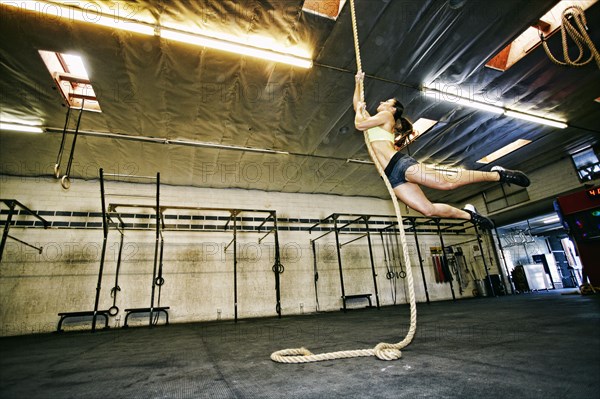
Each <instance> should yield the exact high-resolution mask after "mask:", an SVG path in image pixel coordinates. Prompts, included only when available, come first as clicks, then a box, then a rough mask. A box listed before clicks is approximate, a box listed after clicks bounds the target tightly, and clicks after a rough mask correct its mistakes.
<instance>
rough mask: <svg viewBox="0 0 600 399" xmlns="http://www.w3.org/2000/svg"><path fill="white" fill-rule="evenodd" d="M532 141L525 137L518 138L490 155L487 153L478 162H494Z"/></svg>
mask: <svg viewBox="0 0 600 399" xmlns="http://www.w3.org/2000/svg"><path fill="white" fill-rule="evenodd" d="M529 143H531V140H525V139H518V140H516V141H514V142H512V143H510V144H508V145H506V146H504V147H502V148H500V149H499V150H497V151H494V152H492V153H491V154H489V155H486V156H485V157H483V158H481V159H480V160H479V161H477V162H478V163H485V164H488V163H490V162H494V161H495V160H497V159H500V158H502V157H503V156H505V155H508V154H510V153H511V152H513V151H516V150H518V149H519V148H521V147H524V146H526V145H527V144H529Z"/></svg>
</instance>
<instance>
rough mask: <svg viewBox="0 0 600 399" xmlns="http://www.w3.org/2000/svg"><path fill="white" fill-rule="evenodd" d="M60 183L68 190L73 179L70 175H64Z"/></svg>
mask: <svg viewBox="0 0 600 399" xmlns="http://www.w3.org/2000/svg"><path fill="white" fill-rule="evenodd" d="M60 185H61V186H62V187H63V188H64V189H65V190H68V189H69V188H71V180H70V179H69V176H67V175H64V176H63V177H62V179H60Z"/></svg>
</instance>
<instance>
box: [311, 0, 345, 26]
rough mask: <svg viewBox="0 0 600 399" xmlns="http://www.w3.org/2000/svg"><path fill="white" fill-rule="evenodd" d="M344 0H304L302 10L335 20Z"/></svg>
mask: <svg viewBox="0 0 600 399" xmlns="http://www.w3.org/2000/svg"><path fill="white" fill-rule="evenodd" d="M344 4H346V0H327V1H323V0H304V5H303V6H302V11H304V12H308V13H311V14H315V15H318V16H320V17H325V18H329V19H333V20H334V21H335V20H337V18H338V16H339V15H340V12H342V8H344Z"/></svg>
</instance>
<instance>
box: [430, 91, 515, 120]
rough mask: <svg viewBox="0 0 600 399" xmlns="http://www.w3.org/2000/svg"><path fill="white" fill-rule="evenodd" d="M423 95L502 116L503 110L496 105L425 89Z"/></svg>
mask: <svg viewBox="0 0 600 399" xmlns="http://www.w3.org/2000/svg"><path fill="white" fill-rule="evenodd" d="M425 90H426V91H425V95H426V96H427V97H432V98H436V99H441V100H444V101H446V102H450V103H454V104H460V105H464V106H466V107H471V108H477V109H480V110H483V111H487V112H492V113H494V114H503V113H504V108H503V107H501V106H498V105H493V104H486V103H484V102H481V101H475V100H473V99H470V98H465V97H460V96H457V95H454V94H451V93H445V92H442V91H438V90H434V89H430V88H427V87H425Z"/></svg>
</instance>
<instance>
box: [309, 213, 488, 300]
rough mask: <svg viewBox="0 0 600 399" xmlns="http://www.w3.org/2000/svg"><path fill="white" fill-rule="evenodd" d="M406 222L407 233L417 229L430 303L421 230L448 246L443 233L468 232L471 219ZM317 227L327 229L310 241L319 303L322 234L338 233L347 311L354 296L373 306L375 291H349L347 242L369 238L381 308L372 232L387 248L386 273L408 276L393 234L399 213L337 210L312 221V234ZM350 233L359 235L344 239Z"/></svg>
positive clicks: (411, 218)
mask: <svg viewBox="0 0 600 399" xmlns="http://www.w3.org/2000/svg"><path fill="white" fill-rule="evenodd" d="M403 223H404V230H405V231H406V232H407V233H410V232H412V233H413V237H414V239H415V246H416V254H417V258H418V261H419V266H420V269H421V276H422V280H423V288H424V291H425V296H426V301H427V303H430V298H429V290H428V287H427V279H426V277H425V270H424V264H423V262H424V259H423V256H422V254H421V249H420V244H419V234H423V233H427V234H436V235H438V237H439V239H440V245H441V247H442V249H444V248H445V243H444V238H443V235H444V234H453V235H459V234H466V232H467V229H469V228H471V226H470V222H467V221H462V220H457V219H440V218H429V217H415V216H408V217H404V219H403ZM357 224H360V227H358V228H357V226H356V225H357ZM316 230H319V231H324V230H325V233H323V234H321V235H320V236H318V237H317V238H315V239H312V240H311V241H310V242H311V247H312V251H313V257H314V278H315V295H316V296H317V298H316V300H317V306H318V303H319V302H318V291H317V281H318V278H319V273H318V267H317V254H316V246H315V243H316V242H317V241H318V240H320V239H321V238H323V237H325V236H327V235H329V234H331V233H334V234H335V243H336V254H337V263H338V269H339V276H340V286H341V299H342V310H343V311H346V310H347V303H346V302H347V300H352V299H360V298H364V299H367V300H369V306H372V303H371V296H372V295H373V294H371V293H362V294H352V295H347V294H346V286H345V280H344V268H343V261H342V248H343V247H344V246H346V245H348V244H350V243H353V242H355V241H357V240H360V239H362V238H365V237H366V238H367V245H368V251H369V261H370V265H371V272H372V278H373V289H374V295H375V303H376V307H377V308H379V307H380V300H379V289H378V286H377V279H376V277H377V273H376V268H375V262H374V256H373V244H372V240H371V233H373V232H377V233H379V235H380V236H381V239H382V245H383V251H384V259H385V262H386V266H387V267H388V273H387V274H386V277H387V278H388V279H394V278H404V276H406V272H404V266H403V265H402V262H401V261H400V247H399V245H398V241H397V237H396V240H395V241H396V242H395V243H394V240H393V236H394V235H396V234H397V232H398V222H397V218H396V217H395V215H368V214H364V215H359V214H350V213H333V214H331V215H329V216H327V217H325V218H323V219H322V220H320V221H319V222H318V223H316V224H314V225H312V226H311V227H310V228H309V233H311V234H312V232H313V231H316ZM475 233H476V234H479V232H478V231H477V230H475ZM346 234H348V235H357V237H354V238H352V239H350V240H348V241H345V242H341V241H340V236H341V235H346ZM384 235H385V236H387V237H388V241H387V243H386V241H385V240H384ZM442 253H443V255H442V256H443V257H444V262H446V264H447V262H448V261H447V259H446V255H445V251H443V250H442ZM393 260H397V262H396V263H395V265H397V266H398V267H399V269H400V271H399V272H393V271H391V270H392V267H391V266H390V265H391V264H392V261H393ZM449 282H450V289H451V293H452V298H453V299H456V297H455V293H454V287H453V285H452V280H451V279H449Z"/></svg>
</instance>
